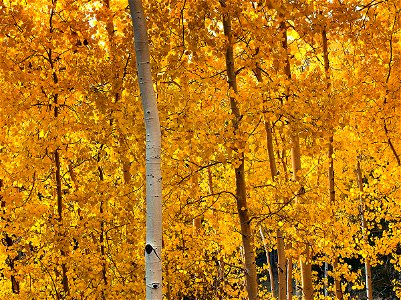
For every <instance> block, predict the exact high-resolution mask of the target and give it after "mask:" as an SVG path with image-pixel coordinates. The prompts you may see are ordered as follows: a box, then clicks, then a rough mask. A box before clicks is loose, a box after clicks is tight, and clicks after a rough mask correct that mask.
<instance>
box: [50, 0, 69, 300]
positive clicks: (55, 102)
mask: <svg viewBox="0 0 401 300" xmlns="http://www.w3.org/2000/svg"><path fill="white" fill-rule="evenodd" d="M56 7H57V0H55V1H53V3H52V7H51V9H50V16H49V32H50V34H52V33H53V31H54V27H53V23H52V19H53V16H54V15H55V14H56ZM47 56H48V57H47V60H48V62H49V64H50V68H51V70H52V78H53V83H54V85H56V86H57V85H58V83H59V80H58V76H57V72H56V70H55V66H54V60H55V58H54V57H53V52H52V49H48V50H47ZM58 97H59V95H58V93H55V94H54V95H53V105H54V110H53V115H54V118H55V119H57V118H58V116H59V103H58ZM54 164H55V167H56V172H55V181H56V198H57V213H58V230H59V232H58V235H59V238H60V239H61V240H62V241H63V240H64V239H65V232H63V231H64V230H65V229H64V226H63V195H62V182H61V162H60V149H59V148H57V149H56V150H54ZM67 247H68V246H67ZM60 254H61V256H62V257H63V258H64V257H66V256H67V253H66V249H64V245H62V246H61V247H60ZM61 269H62V279H61V282H62V285H63V295H60V293H58V292H57V297H61V298H63V297H65V296H68V295H69V294H70V287H69V283H68V276H67V265H66V262H62V263H61ZM57 273H58V271H57V270H56V274H57Z"/></svg>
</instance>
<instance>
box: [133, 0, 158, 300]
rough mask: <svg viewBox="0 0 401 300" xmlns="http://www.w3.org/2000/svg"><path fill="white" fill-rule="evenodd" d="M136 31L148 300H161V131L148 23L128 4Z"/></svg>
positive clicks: (137, 2) (137, 1) (138, 7)
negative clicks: (142, 127)
mask: <svg viewBox="0 0 401 300" xmlns="http://www.w3.org/2000/svg"><path fill="white" fill-rule="evenodd" d="M129 6H130V12H131V18H132V22H133V27H134V37H135V53H136V64H137V68H138V83H139V89H140V94H141V99H142V107H143V112H144V119H145V128H146V247H145V260H146V275H145V276H146V299H148V300H152V299H162V298H163V297H162V261H161V257H162V177H161V166H160V154H161V130H160V121H159V114H158V108H157V101H156V95H155V91H154V89H153V80H152V74H151V67H150V53H149V42H148V36H147V28H146V19H145V15H144V12H143V6H142V1H141V0H129Z"/></svg>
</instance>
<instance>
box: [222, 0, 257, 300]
mask: <svg viewBox="0 0 401 300" xmlns="http://www.w3.org/2000/svg"><path fill="white" fill-rule="evenodd" d="M220 4H221V7H222V8H223V10H224V12H223V29H224V35H225V36H226V38H227V45H226V56H225V57H226V68H227V70H226V71H227V79H228V80H227V81H228V85H229V89H230V90H232V91H233V92H234V93H236V94H237V93H238V87H237V78H236V70H235V64H234V47H233V44H234V40H233V34H232V31H231V16H230V12H229V7H228V6H227V5H226V1H225V0H220ZM230 106H231V112H232V114H233V120H232V124H233V127H234V132H235V133H236V134H238V131H239V124H240V121H241V113H240V110H239V108H238V104H237V100H236V99H235V98H234V97H230ZM237 150H242V149H237ZM238 155H239V160H240V164H239V166H236V167H235V168H234V171H235V185H236V192H235V195H236V200H237V211H238V216H239V221H240V225H241V236H242V244H243V251H244V257H245V268H246V270H245V279H246V289H247V292H248V297H249V299H250V300H257V299H258V280H257V273H256V262H255V249H254V243H253V239H254V238H253V234H252V230H251V224H250V218H249V212H248V206H247V200H246V182H245V158H244V153H243V152H239V153H238Z"/></svg>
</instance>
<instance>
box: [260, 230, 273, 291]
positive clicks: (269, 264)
mask: <svg viewBox="0 0 401 300" xmlns="http://www.w3.org/2000/svg"><path fill="white" fill-rule="evenodd" d="M259 232H260V237H261V238H262V243H263V248H264V249H265V253H266V262H267V268H268V270H269V281H270V292H271V294H272V297H276V295H275V291H274V275H273V267H272V264H271V261H270V255H269V249H268V248H267V244H266V240H265V235H264V233H263V228H262V226H260V227H259Z"/></svg>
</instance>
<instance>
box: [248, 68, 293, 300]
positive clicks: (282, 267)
mask: <svg viewBox="0 0 401 300" xmlns="http://www.w3.org/2000/svg"><path fill="white" fill-rule="evenodd" d="M258 70H259V72H258ZM255 74H256V78H257V80H258V81H259V82H262V81H263V79H262V76H261V73H260V69H259V68H258V65H257V66H256V69H255ZM265 131H266V142H267V154H268V156H269V165H270V174H271V178H272V181H273V182H274V181H275V179H276V176H277V165H276V158H275V156H274V147H273V134H272V131H273V128H272V127H271V125H270V121H268V120H265ZM275 197H276V198H277V196H275ZM276 241H277V255H278V265H277V272H278V299H279V300H285V299H286V297H287V281H286V271H287V270H286V257H285V243H284V236H283V232H282V231H281V230H280V229H278V230H277V238H276ZM273 291H274V290H273ZM272 295H273V296H274V292H273V293H272Z"/></svg>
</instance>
